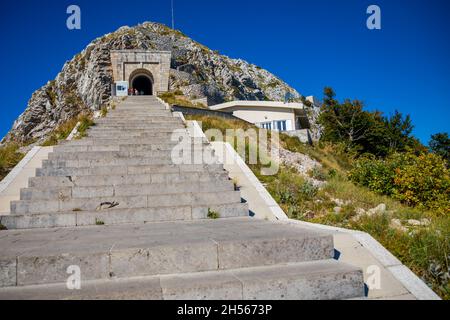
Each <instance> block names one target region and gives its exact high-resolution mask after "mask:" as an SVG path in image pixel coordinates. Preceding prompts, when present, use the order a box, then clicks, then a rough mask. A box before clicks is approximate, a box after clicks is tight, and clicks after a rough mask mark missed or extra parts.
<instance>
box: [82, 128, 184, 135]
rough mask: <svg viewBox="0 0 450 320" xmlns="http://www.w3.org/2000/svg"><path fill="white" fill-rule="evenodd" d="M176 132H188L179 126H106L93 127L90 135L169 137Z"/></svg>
mask: <svg viewBox="0 0 450 320" xmlns="http://www.w3.org/2000/svg"><path fill="white" fill-rule="evenodd" d="M175 130H177V132H179V133H181V132H183V133H184V132H186V133H187V131H186V128H184V127H181V126H178V127H177V128H175V126H172V125H165V126H161V127H160V128H155V127H153V126H148V127H142V128H120V127H106V126H101V127H100V126H98V127H93V128H91V129H89V130H88V133H90V132H111V133H113V134H114V133H117V134H122V133H125V132H129V133H148V134H155V135H156V136H157V135H169V134H172V133H173V132H174V131H175Z"/></svg>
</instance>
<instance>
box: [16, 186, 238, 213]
mask: <svg viewBox="0 0 450 320" xmlns="http://www.w3.org/2000/svg"><path fill="white" fill-rule="evenodd" d="M241 202H242V199H241V196H240V192H238V191H222V192H198V193H197V192H195V193H183V194H162V195H140V196H109V197H108V196H105V197H102V196H98V197H90V198H69V197H65V195H62V196H61V197H60V199H58V200H19V201H11V214H15V215H22V214H34V213H51V212H64V211H93V210H98V209H99V208H101V207H103V205H102V204H109V206H112V205H113V204H115V206H114V208H117V209H132V208H156V207H160V208H162V207H171V206H174V204H177V205H179V206H205V205H211V206H212V205H222V204H231V203H241ZM105 206H106V205H105Z"/></svg>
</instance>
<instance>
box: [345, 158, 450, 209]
mask: <svg viewBox="0 0 450 320" xmlns="http://www.w3.org/2000/svg"><path fill="white" fill-rule="evenodd" d="M349 177H350V179H351V180H352V181H353V182H355V183H357V184H359V185H362V186H366V187H368V188H369V189H371V190H373V191H375V192H377V193H379V194H385V195H389V196H392V197H393V198H394V199H397V200H400V201H401V202H403V203H405V204H407V205H410V206H419V207H423V208H426V209H432V210H435V211H436V212H437V213H441V214H448V213H450V171H449V169H448V168H447V167H446V162H445V160H443V159H442V158H441V157H439V156H437V155H435V154H431V153H423V154H420V155H416V154H414V153H412V152H407V153H395V154H393V155H391V156H390V157H388V158H386V159H384V160H378V159H374V158H373V157H366V158H362V159H360V160H358V161H356V163H355V166H354V168H353V170H352V171H351V172H350V174H349Z"/></svg>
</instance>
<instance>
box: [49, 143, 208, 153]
mask: <svg viewBox="0 0 450 320" xmlns="http://www.w3.org/2000/svg"><path fill="white" fill-rule="evenodd" d="M175 146H181V147H186V148H190V149H191V150H199V149H205V148H210V147H211V146H210V145H209V144H208V143H186V144H185V143H182V144H180V143H179V142H169V143H164V144H130V145H117V144H113V145H103V146H102V145H95V146H89V145H84V146H83V145H71V144H65V145H59V146H55V147H53V152H55V153H63V152H105V151H125V152H127V151H128V152H134V151H158V150H159V151H164V150H173V148H174V147H175Z"/></svg>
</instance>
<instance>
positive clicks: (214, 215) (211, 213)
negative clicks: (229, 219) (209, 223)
mask: <svg viewBox="0 0 450 320" xmlns="http://www.w3.org/2000/svg"><path fill="white" fill-rule="evenodd" d="M207 217H208V219H213V220H216V219H219V218H220V214H219V213H218V212H217V211H213V210H211V209H210V208H208V215H207Z"/></svg>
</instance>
